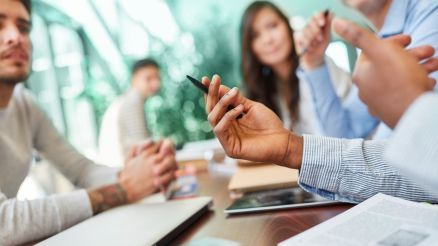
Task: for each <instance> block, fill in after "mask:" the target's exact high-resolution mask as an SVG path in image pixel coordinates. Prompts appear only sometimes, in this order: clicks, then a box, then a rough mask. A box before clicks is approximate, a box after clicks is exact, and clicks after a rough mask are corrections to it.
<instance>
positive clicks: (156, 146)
mask: <svg viewBox="0 0 438 246" xmlns="http://www.w3.org/2000/svg"><path fill="white" fill-rule="evenodd" d="M152 143H153V144H152V145H151V146H149V147H148V148H143V149H139V148H137V150H138V152H137V155H139V154H143V155H144V156H152V155H154V154H157V153H158V152H159V150H160V148H161V144H162V143H163V140H159V141H157V142H152Z"/></svg>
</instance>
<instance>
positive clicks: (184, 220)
mask: <svg viewBox="0 0 438 246" xmlns="http://www.w3.org/2000/svg"><path fill="white" fill-rule="evenodd" d="M159 200H160V199H158V200H156V201H154V202H150V201H149V202H148V201H146V202H145V203H137V204H131V205H126V206H122V207H118V208H114V209H111V210H109V211H106V212H104V213H101V214H99V215H97V216H94V217H92V218H90V219H88V220H85V221H83V222H81V223H79V224H77V225H76V226H73V227H71V228H69V229H67V230H65V231H63V232H61V233H59V234H57V235H55V236H53V237H51V238H49V239H47V240H45V241H43V242H41V243H40V244H38V245H41V246H50V245H63V246H69V245H72V246H73V245H82V246H83V245H106V246H110V245H114V246H115V245H134V246H135V245H167V244H168V243H169V242H170V241H171V240H172V239H173V238H174V237H175V236H177V235H178V234H179V233H181V232H182V231H183V230H184V229H186V228H187V227H188V226H190V225H191V224H192V223H193V222H194V221H196V220H197V219H198V218H199V217H200V216H201V215H202V214H204V213H205V212H207V211H208V210H209V207H210V206H211V204H212V199H211V197H197V198H191V199H186V200H179V201H168V202H161V201H159Z"/></svg>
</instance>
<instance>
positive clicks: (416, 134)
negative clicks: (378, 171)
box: [386, 93, 438, 192]
mask: <svg viewBox="0 0 438 246" xmlns="http://www.w3.org/2000/svg"><path fill="white" fill-rule="evenodd" d="M386 157H387V159H388V161H390V163H391V164H392V165H393V166H394V167H395V168H396V169H397V170H399V171H400V173H402V174H404V175H406V176H407V177H411V178H412V179H413V180H418V182H419V184H420V185H422V186H423V187H425V188H427V189H428V190H430V191H435V192H436V191H437V190H438V95H437V94H436V93H428V94H425V95H423V96H421V97H420V98H419V99H417V100H416V101H415V102H414V103H413V104H412V105H411V107H409V109H408V110H407V112H406V113H405V115H404V116H403V117H402V119H401V120H400V122H399V124H398V125H397V128H396V129H395V131H394V137H393V138H392V139H391V141H390V144H389V146H388V149H387V152H386Z"/></svg>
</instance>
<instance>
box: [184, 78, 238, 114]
mask: <svg viewBox="0 0 438 246" xmlns="http://www.w3.org/2000/svg"><path fill="white" fill-rule="evenodd" d="M186 77H187V78H188V79H189V80H190V82H192V84H193V85H194V86H196V87H197V88H198V89H200V90H201V91H202V92H204V93H205V94H208V87H207V86H205V85H204V84H203V83H201V81H199V80H197V79H195V78H193V77H191V76H189V75H186ZM230 110H233V107H232V106H231V105H229V106H228V108H227V111H230ZM242 117H243V114H240V115H239V116H237V117H236V119H237V120H238V119H240V118H242Z"/></svg>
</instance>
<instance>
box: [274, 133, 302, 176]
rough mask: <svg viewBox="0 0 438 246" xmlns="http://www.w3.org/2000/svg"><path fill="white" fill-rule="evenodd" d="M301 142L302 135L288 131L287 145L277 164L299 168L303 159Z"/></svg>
mask: <svg viewBox="0 0 438 246" xmlns="http://www.w3.org/2000/svg"><path fill="white" fill-rule="evenodd" d="M303 143H304V140H303V137H301V136H298V135H295V134H294V133H292V132H289V135H288V142H287V145H286V146H287V147H286V149H285V151H284V156H283V159H282V160H281V161H280V163H279V164H280V165H281V166H285V167H288V168H293V169H300V168H301V162H302V159H303V158H302V157H303Z"/></svg>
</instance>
